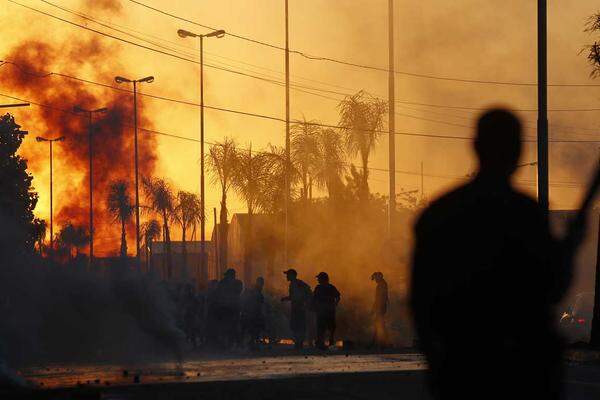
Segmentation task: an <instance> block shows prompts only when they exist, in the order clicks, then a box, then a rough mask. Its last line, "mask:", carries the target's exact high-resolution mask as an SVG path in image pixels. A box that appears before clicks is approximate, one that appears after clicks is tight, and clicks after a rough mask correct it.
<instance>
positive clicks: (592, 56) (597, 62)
mask: <svg viewBox="0 0 600 400" xmlns="http://www.w3.org/2000/svg"><path fill="white" fill-rule="evenodd" d="M585 32H587V33H596V34H597V33H598V32H600V12H597V13H595V14H594V15H592V16H591V17H589V18H588V20H587V23H586V27H585ZM583 50H587V59H588V62H589V64H590V65H591V67H592V71H591V72H590V76H591V77H592V78H597V77H599V76H600V43H598V42H597V41H594V43H593V44H591V45H587V46H585V47H584V48H583Z"/></svg>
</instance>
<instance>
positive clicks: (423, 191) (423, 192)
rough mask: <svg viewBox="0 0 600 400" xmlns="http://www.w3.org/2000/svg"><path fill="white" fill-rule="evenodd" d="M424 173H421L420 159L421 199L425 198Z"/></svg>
mask: <svg viewBox="0 0 600 400" xmlns="http://www.w3.org/2000/svg"><path fill="white" fill-rule="evenodd" d="M423 178H424V174H423V161H421V201H422V200H423V199H424V198H425V184H424V182H423V181H424V179H423Z"/></svg>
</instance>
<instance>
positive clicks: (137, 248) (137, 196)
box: [133, 81, 140, 271]
mask: <svg viewBox="0 0 600 400" xmlns="http://www.w3.org/2000/svg"><path fill="white" fill-rule="evenodd" d="M137 120H138V118H137V81H133V129H134V135H133V137H134V147H135V149H134V152H135V262H136V267H137V269H138V271H139V270H140V189H139V182H138V180H139V176H138V122H137Z"/></svg>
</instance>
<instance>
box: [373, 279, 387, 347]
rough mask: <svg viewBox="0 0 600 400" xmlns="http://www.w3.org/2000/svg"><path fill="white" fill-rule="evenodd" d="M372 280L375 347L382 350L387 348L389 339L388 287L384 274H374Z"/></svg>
mask: <svg viewBox="0 0 600 400" xmlns="http://www.w3.org/2000/svg"><path fill="white" fill-rule="evenodd" d="M371 280H372V281H375V283H376V284H377V287H376V288H375V301H374V302H373V318H374V321H373V325H374V326H373V331H374V332H373V345H374V346H376V347H378V348H382V347H385V346H387V345H388V344H389V343H388V337H387V331H386V329H385V314H386V313H387V308H388V285H387V282H386V281H385V279H383V273H381V272H373V275H371Z"/></svg>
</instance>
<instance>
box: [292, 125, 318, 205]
mask: <svg viewBox="0 0 600 400" xmlns="http://www.w3.org/2000/svg"><path fill="white" fill-rule="evenodd" d="M319 130H320V128H319V125H318V122H317V121H307V120H306V118H303V120H302V121H296V122H294V123H293V124H292V126H291V127H290V136H291V146H290V158H291V160H292V162H293V163H294V165H295V166H296V168H297V169H298V173H299V174H300V177H301V179H302V199H303V200H304V201H306V200H307V199H308V198H309V197H310V196H309V192H310V191H311V190H310V189H311V183H312V182H311V179H312V175H313V173H314V170H315V168H316V165H317V157H318V153H319V151H318V150H319V147H318V142H317V134H318V133H319Z"/></svg>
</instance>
